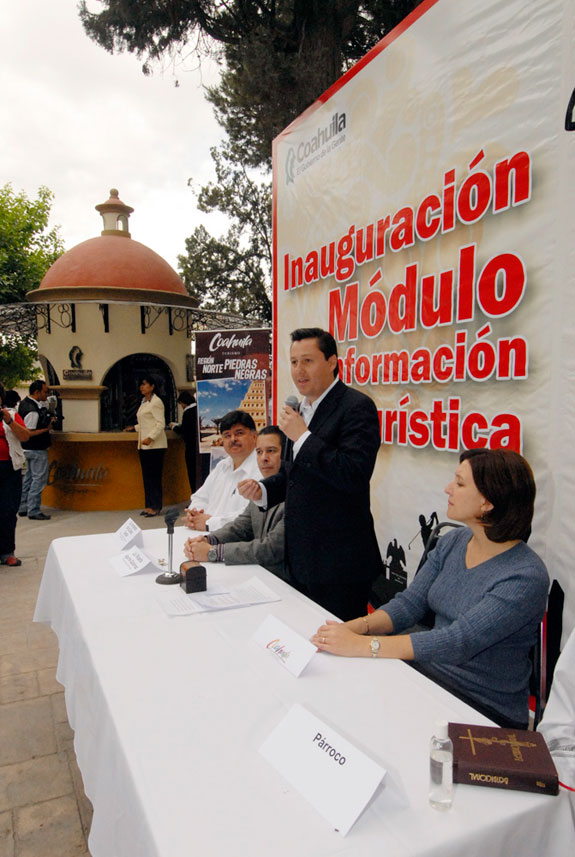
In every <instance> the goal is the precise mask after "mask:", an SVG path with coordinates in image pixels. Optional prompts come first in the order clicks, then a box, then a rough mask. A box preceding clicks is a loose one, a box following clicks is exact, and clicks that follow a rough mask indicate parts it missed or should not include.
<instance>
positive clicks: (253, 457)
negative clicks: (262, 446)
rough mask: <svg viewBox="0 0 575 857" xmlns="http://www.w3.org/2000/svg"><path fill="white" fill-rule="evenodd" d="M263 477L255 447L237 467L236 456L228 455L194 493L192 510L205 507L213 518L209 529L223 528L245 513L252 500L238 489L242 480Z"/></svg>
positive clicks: (208, 525) (207, 525)
mask: <svg viewBox="0 0 575 857" xmlns="http://www.w3.org/2000/svg"><path fill="white" fill-rule="evenodd" d="M260 477H261V473H260V469H259V467H258V459H257V453H256V451H255V449H254V450H253V451H252V452H250V454H249V455H248V457H247V458H245V459H244V460H243V461H242V463H241V464H240V466H239V467H237V468H236V469H235V470H234V462H233V459H232V458H231V457H230V456H229V455H228V456H226V458H224V459H222V460H221V461H219V462H218V464H217V465H216V466H215V467H214V469H213V470H212V472H211V473H210V475H209V476H208V477H207V479H206V481H205V482H204V484H203V485H202V487H201V488H199V489H198V490H197V491H196V492H195V493H194V494H192V497H191V501H190V505H189V506H188V509H203V510H204V512H205V513H206V515H211V518H210V519H209V521H208V522H207V524H206V529H208V530H211V531H214V530H219V528H220V527H223V526H224V524H229V523H230V522H231V521H233V520H234V518H237V516H238V515H239V514H240V512H243V510H244V509H245V507H246V506H247V504H248V501H247V500H246V499H245V498H244V497H242V496H241V494H239V493H238V491H237V485H238V482H241V481H242V479H259V478H260Z"/></svg>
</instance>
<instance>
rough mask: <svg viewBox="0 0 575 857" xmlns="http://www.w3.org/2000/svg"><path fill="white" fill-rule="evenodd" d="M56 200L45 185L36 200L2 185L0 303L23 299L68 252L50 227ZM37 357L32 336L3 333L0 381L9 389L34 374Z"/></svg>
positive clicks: (1, 333)
mask: <svg viewBox="0 0 575 857" xmlns="http://www.w3.org/2000/svg"><path fill="white" fill-rule="evenodd" d="M52 199H53V194H52V192H51V191H50V190H48V188H47V187H40V188H39V189H38V197H37V199H28V197H27V196H26V194H25V193H23V192H21V193H15V192H14V191H13V190H12V186H11V185H10V184H6V185H4V186H3V187H1V188H0V304H12V303H21V302H22V301H24V300H25V299H26V292H29V291H32V289H37V288H38V286H39V285H40V282H41V280H42V278H43V276H44V274H45V273H46V271H47V270H48V268H49V267H50V265H52V264H53V262H55V261H56V259H57V258H58V256H60V255H61V254H62V253H63V252H64V245H63V242H62V239H61V238H60V235H59V231H58V228H57V227H56V228H53V229H51V230H49V231H48V218H49V216H50V208H51V203H52ZM1 312H2V310H1V308H0V315H1ZM37 358H38V354H37V350H36V341H35V340H34V339H32V338H31V337H30V336H26V335H24V334H22V333H18V332H15V331H13V330H9V332H1V331H0V380H1V381H2V383H3V384H4V386H5V387H6V388H7V389H8V388H10V387H13V386H15V385H17V384H19V383H20V382H21V381H25V380H27V379H29V378H30V377H31V376H32V375H33V374H34V369H35V365H36V360H37Z"/></svg>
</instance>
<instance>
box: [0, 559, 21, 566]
mask: <svg viewBox="0 0 575 857" xmlns="http://www.w3.org/2000/svg"><path fill="white" fill-rule="evenodd" d="M0 563H1V564H2V565H9V566H12V568H15V567H16V566H17V565H22V560H21V559H18V558H17V557H15V556H7V557H6V559H0Z"/></svg>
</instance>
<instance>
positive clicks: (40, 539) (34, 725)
mask: <svg viewBox="0 0 575 857" xmlns="http://www.w3.org/2000/svg"><path fill="white" fill-rule="evenodd" d="M46 512H49V513H50V514H51V515H52V520H51V521H29V520H28V519H27V518H19V519H18V528H17V531H16V544H17V547H16V555H17V556H18V557H19V558H20V559H21V560H22V566H21V567H20V568H14V569H12V568H7V567H6V566H0V857H90V855H89V851H88V846H87V837H88V833H89V830H90V824H91V821H92V805H91V804H90V801H89V800H88V798H87V797H86V795H85V794H84V788H83V784H82V775H81V773H80V770H79V768H78V765H77V764H76V756H75V754H74V733H73V731H72V729H71V728H70V725H69V724H68V719H67V716H66V708H65V705H64V694H63V688H62V686H61V685H60V684H59V683H58V682H57V681H56V664H57V661H58V640H57V637H56V635H55V634H54V633H53V632H52V630H51V629H50V628H48V627H47V626H45V625H39V624H34V622H33V621H32V617H33V615H34V607H35V604H36V596H37V593H38V587H39V585H40V580H41V577H42V570H43V568H44V560H45V557H46V553H47V551H48V548H49V546H50V542H51V541H52V540H53V539H56V538H59V537H61V536H77V535H87V534H88V533H109V532H114V531H115V530H117V529H118V527H120V526H121V524H122V523H123V522H124V521H125V520H126V519H127V518H128V517H133V518H134V520H137V521H138V523H139V524H140V526H141V527H142V529H144V528H148V529H154V528H156V527H158V526H159V525H161V519H160V518H151V519H145V518H140V517H136V516H138V515H139V512H140V510H139V509H138V510H135V511H133V512H125V511H120V512H64V511H56V510H51V509H46ZM109 857H113V855H109Z"/></svg>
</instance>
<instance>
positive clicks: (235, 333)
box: [196, 329, 270, 452]
mask: <svg viewBox="0 0 575 857" xmlns="http://www.w3.org/2000/svg"><path fill="white" fill-rule="evenodd" d="M196 378H197V395H198V418H199V422H200V452H210V449H211V448H212V447H213V446H214V445H219V444H220V435H219V424H220V421H221V419H222V417H223V416H225V414H227V413H228V412H229V411H235V410H242V411H247V412H248V413H249V414H251V415H252V417H253V419H254V422H255V424H256V428H257V429H258V430H259V429H261V428H263V427H264V426H265V425H266V424H267V423H268V414H269V409H268V404H269V398H270V331H269V330H267V329H257V330H210V331H206V332H202V333H196Z"/></svg>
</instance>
